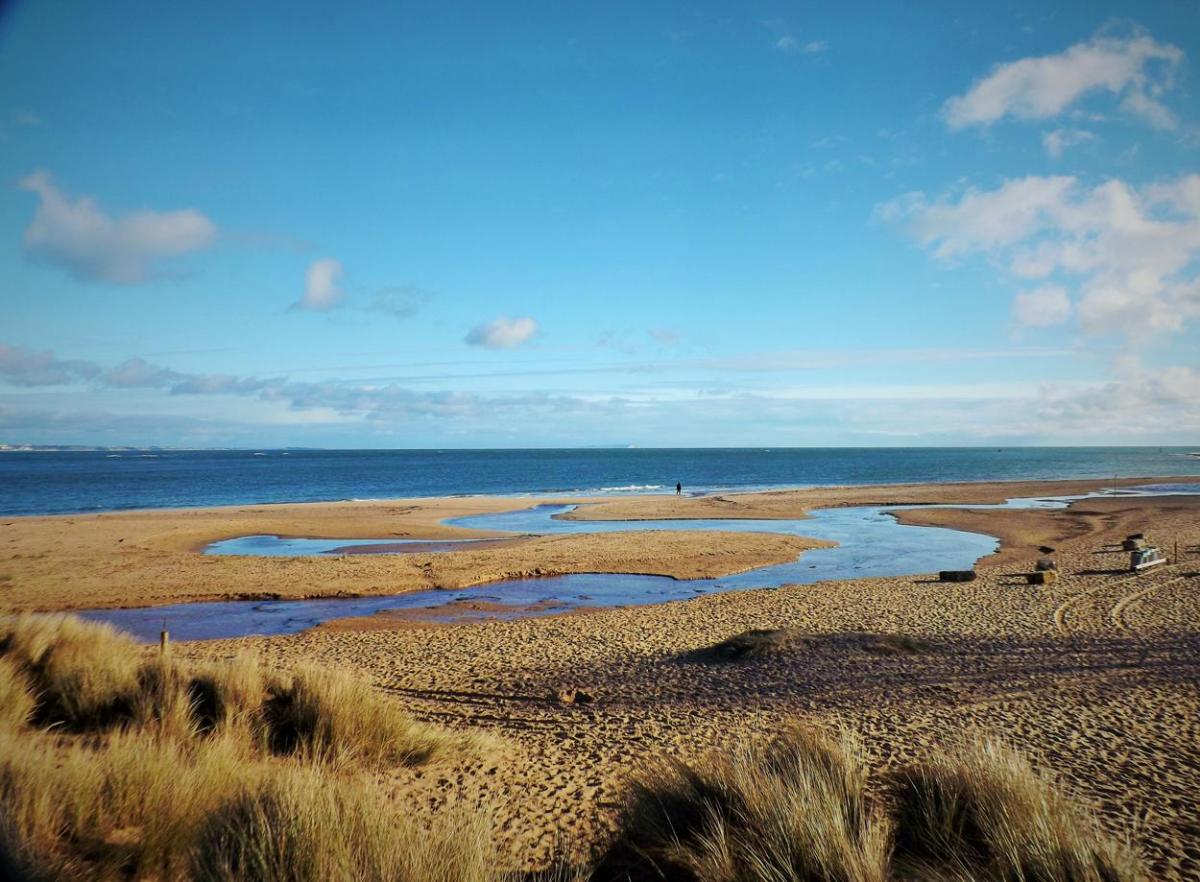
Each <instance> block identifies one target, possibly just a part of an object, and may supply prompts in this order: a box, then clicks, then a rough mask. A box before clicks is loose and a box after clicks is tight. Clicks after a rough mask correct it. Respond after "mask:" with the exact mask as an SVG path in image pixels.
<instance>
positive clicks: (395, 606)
mask: <svg viewBox="0 0 1200 882" xmlns="http://www.w3.org/2000/svg"><path fill="white" fill-rule="evenodd" d="M1181 492H1193V493H1194V492H1195V487H1194V486H1192V487H1189V486H1188V485H1154V486H1147V487H1143V488H1135V489H1126V490H1121V491H1105V492H1102V493H1096V494H1090V496H1093V497H1098V496H1110V497H1111V496H1116V495H1126V496H1130V495H1132V496H1141V495H1162V494H1171V493H1181ZM1081 498H1086V497H1042V498H1027V499H1011V500H1009V501H1008V502H1006V503H1004V504H1002V505H988V506H982V505H981V506H964V505H948V506H937V507H945V508H1026V509H1027V508H1063V507H1065V506H1067V505H1068V504H1069V503H1070V502H1071V501H1073V500H1075V499H1081ZM575 507H576V506H574V505H557V504H543V505H535V506H533V507H531V508H528V509H522V510H519V511H512V512H503V513H499V514H485V515H474V516H470V517H464V518H455V519H451V520H448V521H446V523H447V524H449V525H451V526H457V527H466V528H471V529H476V530H495V531H505V532H509V533H512V534H514V535H516V536H522V535H524V536H528V535H563V534H578V533H616V532H641V531H646V530H720V531H724V532H738V533H740V532H762V533H782V534H789V535H798V536H806V537H811V538H814V539H824V540H828V541H832V542H836V543H837V545H836V546H834V547H830V548H817V549H812V550H810V551H806V552H804V554H803V555H801V556H800V557H799V558H797V559H796V560H794V561H790V562H788V563H782V564H774V565H770V566H764V567H759V568H757V569H753V570H749V571H747V572H744V573H737V574H734V575H730V576H722V577H719V578H714V579H687V580H680V579H673V578H671V577H669V576H648V575H632V574H620V573H578V574H568V575H559V576H545V577H539V578H525V579H506V580H502V581H496V582H488V583H486V584H482V585H479V586H476V587H472V588H464V589H455V590H440V589H435V590H431V591H416V592H411V593H407V594H396V595H384V596H373V597H354V598H328V599H315V600H237V601H205V602H200V603H182V604H175V605H171V606H155V607H142V608H135V609H106V610H85V611H80V612H79V613H78V615H80V616H82V617H84V618H88V619H92V620H95V621H103V622H108V623H110V624H112V625H114V626H116V627H118V628H120V629H122V630H124V631H128V632H129V633H131V634H133V635H134V636H135V637H137V638H138V639H140V640H143V641H151V640H157V639H158V635H159V631H161V630H163V629H164V628H165V629H166V630H169V631H170V632H171V635H172V636H173V637H174V638H175V639H177V640H212V639H220V638H232V637H245V636H251V635H278V634H293V633H296V632H298V631H303V630H306V629H308V628H311V627H314V626H315V625H318V624H321V623H322V622H327V621H330V620H332V619H339V618H348V617H360V616H370V615H374V614H376V613H381V612H389V611H400V610H412V611H416V610H419V611H421V612H420V619H421V620H422V621H428V622H441V623H447V622H464V621H472V620H481V619H497V618H523V617H531V616H544V615H553V614H559V613H563V612H569V611H572V610H578V609H586V608H597V607H621V606H639V605H646V604H655V603H665V602H668V601H675V600H686V599H688V598H693V597H696V596H697V595H701V594H710V593H714V592H721V591H746V590H753V589H773V588H778V587H780V586H782V585H805V584H811V583H813V582H820V581H830V580H847V579H866V578H874V577H895V576H909V575H917V574H921V573H933V572H936V571H938V570H955V569H971V568H972V567H973V566H974V564H975V562H976V561H977V560H978V559H979V558H981V557H984V556H986V555H989V554H991V553H993V552H994V551H996V549H997V547H998V544H999V543H998V541H997V540H996V539H995V538H993V537H991V536H985V535H982V534H979V533H968V532H965V531H962V530H953V529H948V528H944V527H925V526H909V525H905V524H901V523H899V522H898V521H897V520H896V518H894V517H893V516H892V515H890V514H888V513H887V512H889V511H898V510H901V509H904V508H917V507H921V508H927V507H930V506H888V507H887V508H882V507H873V506H853V507H844V508H824V509H814V510H813V511H812V512H811V513H810V515H811V516H810V517H808V518H804V519H795V520H792V519H771V520H750V519H744V520H743V519H695V520H654V521H584V520H570V519H566V518H563V517H561V515H564V514H566V513H568V512H570V511H571V510H572V509H574V508H575ZM489 541H491V542H494V541H495V540H486V539H485V540H473V539H466V540H449V541H445V540H443V541H438V542H430V541H427V540H400V541H397V540H395V539H362V540H353V539H351V540H347V539H315V538H314V539H289V538H281V537H278V536H243V537H238V538H235V539H227V540H223V541H220V542H215V543H213V544H211V545H209V546H208V547H207V548H206V549H205V552H204V553H205V554H215V555H229V554H233V555H259V556H306V555H329V554H333V555H339V554H364V553H366V554H369V553H379V554H405V553H438V552H446V551H451V550H454V549H461V548H465V547H471V546H472V545H478V544H480V543H484V544H486V543H488V542H489Z"/></svg>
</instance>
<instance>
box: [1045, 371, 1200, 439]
mask: <svg viewBox="0 0 1200 882" xmlns="http://www.w3.org/2000/svg"><path fill="white" fill-rule="evenodd" d="M1118 374H1119V376H1118V377H1117V378H1116V379H1114V380H1112V381H1111V382H1108V383H1100V384H1096V385H1093V386H1091V387H1089V388H1086V389H1083V390H1080V391H1075V392H1070V393H1067V394H1053V393H1046V394H1045V395H1044V397H1043V399H1042V401H1041V402H1040V405H1039V406H1038V408H1037V412H1038V415H1039V417H1040V418H1041V419H1042V420H1050V421H1054V422H1056V423H1058V424H1059V425H1060V427H1061V428H1063V429H1069V428H1072V427H1081V428H1084V429H1086V430H1087V431H1089V432H1090V434H1091V437H1092V438H1094V439H1098V440H1100V439H1104V438H1106V437H1110V438H1128V437H1138V436H1153V435H1163V434H1167V433H1172V432H1174V433H1177V434H1183V433H1185V432H1192V433H1194V432H1196V431H1200V373H1197V372H1196V371H1195V370H1194V369H1193V368H1190V367H1181V366H1174V367H1166V368H1161V369H1159V370H1145V369H1144V368H1142V366H1141V365H1140V363H1138V362H1137V361H1136V360H1135V361H1128V362H1125V363H1123V364H1120V365H1118Z"/></svg>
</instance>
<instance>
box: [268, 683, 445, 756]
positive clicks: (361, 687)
mask: <svg viewBox="0 0 1200 882" xmlns="http://www.w3.org/2000/svg"><path fill="white" fill-rule="evenodd" d="M268 691H269V693H270V696H271V697H270V698H269V700H268V701H267V703H266V705H265V708H266V719H267V726H268V729H269V732H270V736H269V737H270V744H271V748H272V749H273V750H274V751H275V752H276V753H281V754H294V755H297V756H299V757H301V758H303V759H304V760H307V761H309V762H318V763H328V764H333V765H344V764H346V763H351V762H358V763H362V764H364V765H372V766H378V765H384V764H399V765H408V766H413V765H420V764H422V763H425V762H428V761H429V760H431V759H432V758H433V757H434V755H435V754H437V753H439V752H442V751H446V750H450V749H452V748H455V747H458V746H460V745H462V744H463V742H464V738H463V737H462V736H458V735H456V734H455V733H453V732H451V731H449V730H446V729H442V728H439V727H436V726H430V725H427V724H425V723H422V722H419V721H418V720H414V719H413V718H412V717H410V716H409V715H408V714H407V713H405V712H404V710H403V709H402V708H401V707H400V705H399V704H397V703H396V702H394V701H391V700H389V699H388V698H385V697H384V696H382V695H380V694H379V693H378V692H376V691H375V690H373V689H371V688H370V687H369V686H368V685H366V684H365V683H363V682H362V681H360V680H357V679H355V678H353V677H351V676H349V675H348V674H345V673H343V672H341V671H336V670H330V669H327V668H318V667H311V666H310V667H304V668H301V669H300V670H298V671H296V673H295V674H293V675H292V676H291V677H288V678H284V679H282V680H281V681H279V682H277V683H274V684H272V685H271V686H270V687H269V688H268Z"/></svg>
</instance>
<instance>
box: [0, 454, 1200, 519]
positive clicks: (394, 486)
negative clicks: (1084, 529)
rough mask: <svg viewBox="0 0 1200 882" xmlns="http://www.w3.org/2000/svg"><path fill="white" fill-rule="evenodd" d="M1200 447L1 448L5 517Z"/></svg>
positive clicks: (1146, 457) (970, 475)
mask: <svg viewBox="0 0 1200 882" xmlns="http://www.w3.org/2000/svg"><path fill="white" fill-rule="evenodd" d="M1197 449H1200V448H1196V447H1192V448H1184V447H1004V448H996V447H956V448H928V447H922V448H712V449H694V448H684V449H653V450H651V449H645V450H642V449H631V450H625V449H569V450H258V451H251V450H219V451H207V450H201V451H191V450H187V451H182V450H181V451H174V450H149V451H129V450H123V451H115V452H105V451H68V452H0V514H5V515H18V514H67V513H75V512H94V511H112V510H120V509H131V508H163V507H178V506H209V505H237V504H247V503H265V502H307V501H325V500H341V499H388V498H400V497H410V496H449V495H463V494H475V493H484V494H555V493H558V494H568V493H569V494H584V493H587V494H593V493H639V492H656V491H659V492H661V491H668V490H673V489H674V486H675V483H676V482H677V481H679V482H682V483H683V485H684V489H685V491H688V492H711V491H732V490H751V489H755V488H763V487H804V486H814V485H827V484H876V483H890V482H904V483H907V482H929V481H982V480H1017V479H1039V478H1106V477H1139V476H1149V475H1195V474H1200V457H1194V456H1188V453H1190V452H1193V451H1196V450H1197Z"/></svg>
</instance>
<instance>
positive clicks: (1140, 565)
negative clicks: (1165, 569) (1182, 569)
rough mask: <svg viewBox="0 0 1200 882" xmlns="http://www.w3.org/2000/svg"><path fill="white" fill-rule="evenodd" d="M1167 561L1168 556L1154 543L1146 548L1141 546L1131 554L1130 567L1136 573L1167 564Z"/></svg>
mask: <svg viewBox="0 0 1200 882" xmlns="http://www.w3.org/2000/svg"><path fill="white" fill-rule="evenodd" d="M1166 562H1167V556H1166V555H1165V554H1163V553H1162V552H1161V551H1159V550H1158V549H1157V548H1155V547H1154V546H1153V545H1147V546H1146V547H1145V548H1139V549H1137V550H1135V551H1133V552H1132V553H1130V555H1129V569H1130V571H1131V572H1134V573H1137V572H1140V571H1142V570H1148V569H1150V567H1156V566H1158V565H1159V564H1165V563H1166Z"/></svg>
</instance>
